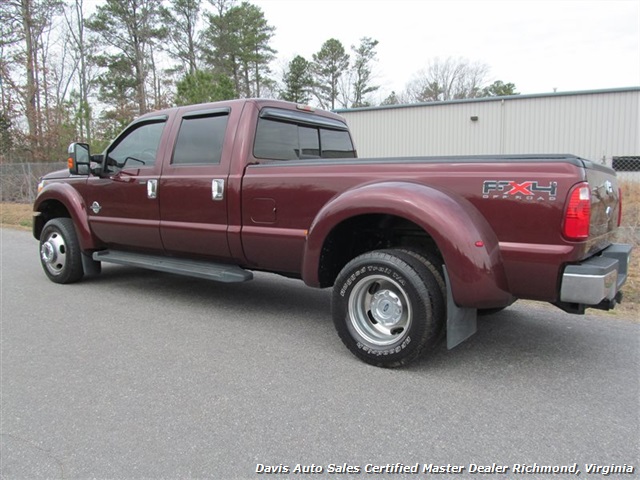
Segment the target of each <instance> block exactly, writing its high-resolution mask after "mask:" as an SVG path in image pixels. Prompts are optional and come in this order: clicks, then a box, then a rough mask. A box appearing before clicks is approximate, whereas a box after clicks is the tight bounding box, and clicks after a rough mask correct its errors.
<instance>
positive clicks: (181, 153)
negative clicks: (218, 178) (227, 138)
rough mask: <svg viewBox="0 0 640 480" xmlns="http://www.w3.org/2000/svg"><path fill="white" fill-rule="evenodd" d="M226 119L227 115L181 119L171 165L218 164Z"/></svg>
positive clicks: (225, 128)
mask: <svg viewBox="0 0 640 480" xmlns="http://www.w3.org/2000/svg"><path fill="white" fill-rule="evenodd" d="M228 118H229V116H228V115H215V116H202V117H186V118H183V119H182V123H181V125H180V131H179V132H178V139H177V140H176V148H175V150H174V152H173V160H172V161H171V163H172V164H173V165H204V164H206V165H212V164H217V163H220V159H221V157H222V145H223V143H224V134H225V131H226V130H227V120H228Z"/></svg>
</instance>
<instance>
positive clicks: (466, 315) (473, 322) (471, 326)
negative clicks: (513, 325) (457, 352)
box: [444, 268, 478, 350]
mask: <svg viewBox="0 0 640 480" xmlns="http://www.w3.org/2000/svg"><path fill="white" fill-rule="evenodd" d="M444 280H445V282H446V283H447V349H449V350H451V349H452V348H453V347H456V346H458V345H460V344H461V343H462V342H464V341H465V340H466V339H467V338H469V337H470V336H471V335H473V334H474V333H476V331H477V330H478V310H477V309H475V308H464V307H458V306H457V305H456V304H455V302H454V301H453V294H452V292H451V282H449V275H448V274H447V269H446V268H444Z"/></svg>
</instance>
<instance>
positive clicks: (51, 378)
mask: <svg viewBox="0 0 640 480" xmlns="http://www.w3.org/2000/svg"><path fill="white" fill-rule="evenodd" d="M0 232H1V241H2V244H1V250H2V265H1V268H2V277H1V278H2V285H1V291H2V306H1V314H2V331H1V333H2V338H1V347H2V351H1V362H2V363H1V365H2V378H1V390H2V392H1V395H2V397H1V399H2V418H1V424H0V432H1V442H2V443H1V445H2V452H1V453H2V467H1V470H0V474H1V477H2V478H3V479H19V478H27V479H33V478H52V479H58V478H65V479H69V478H73V479H76V478H77V479H88V478H123V479H130V478H131V479H132V478H167V479H177V478H180V479H186V478H215V479H256V478H310V477H311V478H336V479H339V478H355V479H358V478H367V479H369V478H371V479H378V478H393V479H396V478H499V479H506V478H521V477H524V478H570V476H569V475H567V476H552V475H536V474H529V475H518V474H514V473H513V472H512V471H511V470H510V471H508V473H510V475H501V474H488V475H478V474H474V475H472V474H470V473H469V464H470V463H476V464H481V465H491V464H492V463H494V462H496V463H497V464H499V465H507V466H509V468H510V469H513V464H516V463H517V464H527V465H533V464H534V463H537V464H538V465H545V466H546V465H549V466H553V465H571V464H573V463H574V462H575V463H578V466H579V469H580V470H581V471H582V475H581V476H580V478H582V479H584V478H621V477H619V476H617V475H611V476H608V477H602V476H590V475H586V474H585V471H584V469H585V464H587V463H599V464H602V465H611V464H625V463H626V464H627V465H633V466H635V469H636V475H638V469H639V468H640V461H639V459H638V452H639V446H640V445H639V444H640V441H639V435H638V433H639V431H640V420H639V417H640V402H639V399H640V380H639V375H638V372H639V363H640V362H639V360H640V358H639V342H638V339H639V333H640V324H639V323H636V322H633V321H631V320H630V319H623V318H611V317H597V316H587V317H579V316H571V315H567V314H564V313H562V312H560V311H558V310H555V309H548V308H535V307H531V306H518V305H517V304H516V305H514V306H512V307H511V308H510V309H508V310H507V311H505V312H502V313H500V314H497V315H494V316H491V317H488V318H486V319H484V320H482V322H481V323H480V326H479V332H478V333H477V334H476V335H475V337H473V338H472V339H470V340H469V341H468V342H466V343H465V344H463V345H461V346H460V347H458V348H456V349H455V350H452V351H447V350H446V349H445V348H440V349H438V350H437V351H436V352H434V353H433V354H432V355H431V356H430V357H429V358H426V359H424V360H423V361H420V362H418V363H417V364H415V365H412V366H411V367H409V368H406V369H403V370H391V371H390V370H383V369H378V368H375V367H371V366H368V365H365V364H364V363H361V362H359V361H357V360H356V359H355V357H353V356H352V355H351V354H350V353H349V352H348V351H347V350H346V348H344V347H343V346H342V344H341V343H340V341H339V339H338V337H337V335H336V334H335V332H334V330H333V325H332V323H331V319H330V314H329V292H328V291H317V290H313V289H309V288H306V287H304V285H302V284H301V283H300V282H296V281H292V280H287V279H282V278H280V277H277V276H271V275H257V278H256V280H254V281H253V282H250V283H247V284H242V285H219V284H215V283H210V282H207V281H201V280H193V279H188V278H181V277H175V276H171V275H162V274H155V273H149V272H146V271H141V270H135V269H130V268H125V267H117V266H113V267H110V266H107V267H105V268H104V271H103V274H102V275H101V276H100V277H99V278H97V279H94V280H89V281H85V282H82V283H79V284H76V285H68V286H59V285H55V284H53V283H51V282H49V281H48V280H47V279H46V278H45V276H44V274H43V273H42V271H41V268H40V265H39V263H38V259H37V243H36V242H35V240H33V238H32V237H31V236H30V234H29V233H28V232H19V231H14V230H8V229H2V230H0ZM344 463H347V464H349V465H350V466H354V467H360V468H361V469H362V471H361V473H359V474H358V473H356V474H352V475H331V474H329V465H330V464H338V465H340V466H342V465H343V464H344ZM396 463H403V464H405V465H415V464H416V463H419V464H420V465H419V466H420V468H421V469H422V468H423V466H424V465H425V464H426V465H428V464H430V463H433V464H436V465H447V464H451V465H462V466H465V470H463V473H462V474H460V475H446V474H445V475H435V476H429V475H417V474H410V473H407V474H385V475H382V474H380V475H377V474H366V473H365V472H364V469H365V468H366V466H367V465H368V464H373V465H382V466H386V465H387V464H396ZM257 464H263V465H273V466H276V465H282V466H283V467H285V466H286V467H289V468H290V470H291V471H292V470H293V469H294V468H295V466H296V464H302V465H311V464H315V465H316V466H321V467H322V468H323V473H321V474H317V475H305V476H302V475H297V474H290V475H288V476H282V475H258V474H257V473H256V465H257ZM385 468H386V467H385ZM633 476H634V475H631V476H628V475H627V476H624V477H622V478H630V477H633ZM573 478H575V477H573Z"/></svg>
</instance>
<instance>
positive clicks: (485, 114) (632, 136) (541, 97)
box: [337, 87, 640, 178]
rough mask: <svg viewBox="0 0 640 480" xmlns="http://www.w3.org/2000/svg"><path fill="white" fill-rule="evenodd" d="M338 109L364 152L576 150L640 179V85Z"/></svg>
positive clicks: (373, 154) (428, 153)
mask: <svg viewBox="0 0 640 480" xmlns="http://www.w3.org/2000/svg"><path fill="white" fill-rule="evenodd" d="M337 112H338V113H339V114H340V115H342V116H344V117H345V118H346V120H347V123H348V124H349V127H350V128H351V131H352V134H353V137H354V140H355V143H356V147H357V149H358V156H360V157H386V156H433V155H436V156H439V155H492V154H527V153H571V154H574V155H578V156H580V157H583V158H586V159H589V160H593V161H597V162H599V163H604V164H607V165H609V166H611V165H612V164H613V165H614V167H616V166H618V168H617V169H618V170H619V171H620V174H621V175H620V176H621V177H624V176H629V177H635V178H640V173H632V172H630V171H629V170H636V172H638V171H640V87H632V88H619V89H609V90H594V91H581V92H561V93H550V94H538V95H514V96H508V97H492V98H480V99H472V100H454V101H448V102H433V103H421V104H414V105H393V106H385V107H369V108H356V109H348V110H338V111H337ZM623 171H627V172H628V173H623Z"/></svg>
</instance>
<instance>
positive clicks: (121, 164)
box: [107, 122, 165, 170]
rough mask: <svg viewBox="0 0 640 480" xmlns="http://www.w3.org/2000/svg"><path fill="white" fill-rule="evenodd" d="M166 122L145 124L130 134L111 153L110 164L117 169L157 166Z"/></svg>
mask: <svg viewBox="0 0 640 480" xmlns="http://www.w3.org/2000/svg"><path fill="white" fill-rule="evenodd" d="M164 125H165V122H154V123H143V124H141V125H140V126H138V127H137V128H135V129H133V130H131V131H130V132H128V133H127V134H126V135H125V136H124V137H123V138H122V139H120V141H119V142H118V144H117V145H116V146H115V147H114V148H113V149H112V150H111V151H109V153H108V155H107V157H108V164H109V166H110V167H115V169H116V170H117V169H121V168H125V167H127V168H139V167H151V166H153V165H155V163H156V158H157V154H158V146H159V145H160V138H161V137H162V130H163V129H164Z"/></svg>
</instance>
